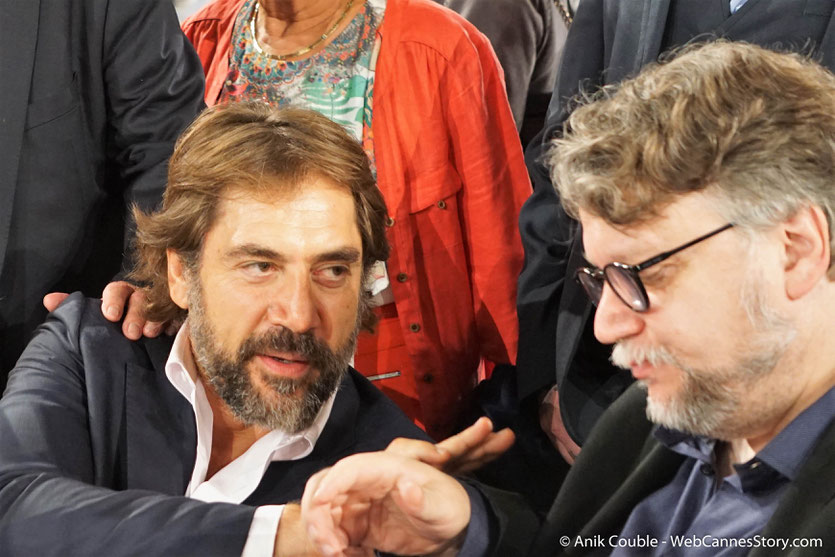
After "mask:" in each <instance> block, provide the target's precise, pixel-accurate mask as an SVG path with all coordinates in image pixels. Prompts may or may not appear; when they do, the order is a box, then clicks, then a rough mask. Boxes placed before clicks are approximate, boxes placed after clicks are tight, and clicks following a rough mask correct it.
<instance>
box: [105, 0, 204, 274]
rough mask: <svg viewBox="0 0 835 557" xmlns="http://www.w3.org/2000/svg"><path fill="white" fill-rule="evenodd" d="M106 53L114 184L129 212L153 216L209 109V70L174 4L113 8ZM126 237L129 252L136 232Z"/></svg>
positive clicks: (136, 2)
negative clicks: (173, 163) (178, 158)
mask: <svg viewBox="0 0 835 557" xmlns="http://www.w3.org/2000/svg"><path fill="white" fill-rule="evenodd" d="M103 50H104V52H103V60H102V71H103V74H104V75H103V79H104V87H105V91H106V98H107V130H106V133H107V137H108V142H107V145H108V147H107V160H108V167H107V168H108V170H107V172H108V174H109V175H108V176H107V178H108V179H107V181H106V183H108V184H121V186H122V195H123V198H124V202H125V206H126V207H130V205H131V204H133V203H135V204H137V205H138V206H139V207H140V208H142V209H144V210H146V211H147V210H151V209H154V208H155V207H157V205H158V204H159V203H160V202H161V200H162V193H163V191H164V190H165V184H166V173H167V162H168V158H169V156H170V155H171V152H172V150H173V148H174V142H175V141H176V140H177V137H178V136H179V135H180V133H181V132H182V131H183V130H184V129H185V127H186V126H188V124H190V123H191V121H192V120H193V119H194V118H195V117H196V116H197V114H199V113H200V111H201V110H202V109H203V107H204V104H203V87H204V80H203V69H202V67H201V65H200V60H199V58H198V57H197V53H196V52H195V51H194V48H193V47H192V46H191V43H190V42H189V41H188V40H187V39H186V37H185V35H183V33H182V31H181V30H180V26H179V23H178V21H177V16H176V13H175V12H174V8H173V5H172V4H171V2H170V1H168V0H120V1H111V2H109V3H108V5H107V15H106V18H105V28H104V44H103ZM126 218H127V219H128V222H130V216H129V215H127V216H126ZM125 230H126V242H125V247H126V248H127V247H128V245H129V241H130V239H131V238H132V234H133V226H132V225H129V226H127V227H126V229H125ZM129 263H130V262H129V261H127V260H126V261H125V262H124V268H128V264H129Z"/></svg>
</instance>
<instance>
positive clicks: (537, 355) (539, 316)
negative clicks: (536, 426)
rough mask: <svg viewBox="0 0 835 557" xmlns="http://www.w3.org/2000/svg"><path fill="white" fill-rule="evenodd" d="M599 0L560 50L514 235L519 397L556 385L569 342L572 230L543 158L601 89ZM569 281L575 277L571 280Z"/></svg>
mask: <svg viewBox="0 0 835 557" xmlns="http://www.w3.org/2000/svg"><path fill="white" fill-rule="evenodd" d="M603 11H604V7H603V0H584V1H583V2H582V4H581V5H580V8H579V9H578V10H577V14H576V17H575V19H574V22H573V23H572V25H571V28H570V30H569V33H568V38H567V40H566V44H565V49H564V50H563V56H562V61H561V65H560V71H559V74H558V76H557V83H556V86H555V89H554V95H553V97H552V98H551V106H550V107H549V110H548V119H547V121H546V124H545V128H544V130H543V131H542V132H541V133H540V134H539V135H538V136H537V137H535V138H534V139H533V141H532V142H531V143H530V145H529V146H528V148H527V151H526V153H525V162H526V163H527V165H528V171H529V172H530V175H531V181H532V182H533V186H534V192H533V195H531V197H530V198H529V199H528V201H527V202H526V203H525V205H524V206H523V207H522V210H521V212H520V214H519V229H520V232H521V236H522V244H523V247H524V250H525V265H524V267H523V269H522V273H521V274H520V276H519V283H518V294H517V296H518V297H517V313H518V315H519V355H518V359H517V370H518V378H519V379H518V381H519V397H520V398H525V397H527V396H529V395H530V394H532V393H533V392H535V391H537V390H539V389H542V388H544V387H547V386H549V385H553V384H554V381H555V361H556V360H555V350H560V349H561V348H560V347H561V345H562V344H563V343H564V342H565V343H567V344H569V345H571V346H574V342H573V341H572V340H571V339H557V343H556V345H555V342H554V341H555V338H556V329H557V318H558V315H557V314H558V309H559V302H560V296H561V295H562V290H563V284H564V281H565V280H566V276H567V275H570V274H571V273H572V272H573V271H572V270H570V269H568V268H567V263H568V259H569V256H570V254H571V246H572V242H573V237H574V234H575V232H576V229H577V223H576V222H575V221H574V220H572V219H571V218H570V217H569V216H568V215H566V213H565V211H563V209H562V206H561V205H560V201H559V197H558V196H557V193H556V191H555V190H554V187H553V185H552V184H551V179H550V176H549V173H548V168H547V167H546V161H545V158H546V156H547V154H548V150H549V149H550V148H551V140H552V139H553V138H554V137H557V136H559V135H561V134H562V126H563V123H564V122H565V120H566V118H567V117H568V114H569V112H570V109H571V106H570V105H571V99H572V98H574V97H575V96H576V95H577V93H578V92H579V91H580V90H581V88H582V89H585V90H594V89H595V88H596V87H597V86H599V85H600V84H601V83H602V72H603V67H604V59H605V39H604V23H603V15H604V14H603ZM569 280H573V278H571V277H569Z"/></svg>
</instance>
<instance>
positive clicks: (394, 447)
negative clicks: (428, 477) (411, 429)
mask: <svg viewBox="0 0 835 557" xmlns="http://www.w3.org/2000/svg"><path fill="white" fill-rule="evenodd" d="M385 452H387V453H389V454H397V455H400V456H405V457H407V458H412V459H414V460H419V461H420V462H424V463H426V464H429V465H430V466H434V467H435V468H438V469H439V470H440V469H442V468H443V466H444V465H445V464H446V463H447V462H448V461H449V459H450V456H451V455H450V454H449V451H446V450H444V449H442V448H439V447H438V445H435V444H433V443H430V442H428V441H421V440H419V439H406V438H404V437H398V438H397V439H395V440H394V441H392V442H391V443H389V446H388V447H386V451H385Z"/></svg>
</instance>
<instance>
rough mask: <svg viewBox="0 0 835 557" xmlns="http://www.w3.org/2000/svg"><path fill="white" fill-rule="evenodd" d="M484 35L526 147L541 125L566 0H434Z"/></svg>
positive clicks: (567, 12) (567, 14)
mask: <svg viewBox="0 0 835 557" xmlns="http://www.w3.org/2000/svg"><path fill="white" fill-rule="evenodd" d="M435 1H436V2H438V3H439V4H443V5H444V6H446V7H448V8H451V9H453V10H455V11H456V12H458V13H459V14H461V15H462V16H464V17H465V18H466V19H467V21H469V22H470V23H472V24H473V25H475V26H476V27H477V28H478V30H479V31H481V32H482V33H484V34H485V35H486V36H487V38H488V39H490V44H492V45H493V50H495V51H496V56H497V57H498V59H499V62H500V63H501V65H502V69H503V70H504V74H505V82H506V84H507V96H508V99H509V100H510V108H511V110H512V111H513V119H514V120H515V121H516V128H517V129H518V130H519V135H520V137H521V139H522V145H527V144H528V142H529V141H530V140H531V139H533V136H534V135H536V134H537V133H538V132H539V130H541V129H542V126H543V125H544V124H545V113H546V111H547V109H548V101H549V100H551V93H552V92H553V90H554V81H555V80H556V77H557V69H558V68H559V61H560V55H561V54H562V47H563V45H564V44H565V38H566V36H567V35H568V26H569V24H570V23H571V13H572V10H571V7H570V5H569V4H568V3H567V2H565V0H435Z"/></svg>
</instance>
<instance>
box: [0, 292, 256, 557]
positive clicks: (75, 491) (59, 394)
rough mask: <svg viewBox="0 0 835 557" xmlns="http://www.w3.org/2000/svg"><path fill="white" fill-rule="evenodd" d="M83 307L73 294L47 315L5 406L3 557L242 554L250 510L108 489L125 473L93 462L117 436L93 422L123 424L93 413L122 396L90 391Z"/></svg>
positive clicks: (0, 473) (0, 478)
mask: <svg viewBox="0 0 835 557" xmlns="http://www.w3.org/2000/svg"><path fill="white" fill-rule="evenodd" d="M83 304H85V300H84V298H82V297H81V296H79V295H74V296H72V297H71V298H69V299H68V301H67V302H65V303H64V304H63V305H62V306H61V307H60V308H59V309H58V310H57V311H56V312H54V313H53V314H51V315H50V317H49V319H48V321H47V322H46V323H45V324H44V325H43V326H42V327H41V328H40V329H39V330H38V332H37V334H36V336H35V338H34V340H33V341H32V342H31V343H30V344H29V346H28V347H27V349H26V350H25V351H24V353H23V356H22V357H21V359H20V361H19V363H18V366H17V367H16V368H15V370H14V371H13V372H12V374H11V375H10V378H9V386H8V388H7V390H6V393H5V395H4V396H3V398H2V399H0V555H38V556H47V555H56V556H66V555H108V556H118V555H180V556H185V555H194V556H204V555H240V553H241V551H242V549H243V546H244V543H245V541H246V537H247V533H248V531H249V525H250V523H251V521H252V515H253V513H254V510H255V509H254V508H253V507H245V506H240V505H233V504H226V503H203V502H200V501H197V500H194V499H189V498H186V497H179V496H170V495H163V494H159V493H155V492H151V491H142V490H130V489H128V490H124V491H116V490H113V489H108V488H106V487H103V485H107V484H112V483H113V479H112V478H108V477H107V476H108V475H109V474H117V475H118V473H119V471H112V470H110V469H108V468H107V467H106V466H104V467H103V466H102V465H101V463H97V462H96V461H97V460H98V458H101V452H100V450H101V449H102V446H104V445H107V441H106V439H111V438H113V437H115V436H108V435H104V436H103V435H102V432H101V431H91V430H90V427H89V423H90V421H91V420H96V421H98V422H99V423H102V422H104V421H106V422H107V423H109V424H112V425H113V427H116V428H118V427H119V425H118V424H119V422H120V419H119V418H120V416H118V415H114V416H110V417H109V419H107V420H102V416H101V415H99V416H93V414H94V413H99V414H100V413H101V412H107V411H108V410H107V409H108V408H111V407H113V406H118V405H111V404H109V403H108V402H107V401H102V400H96V399H97V398H100V397H102V396H107V397H118V396H120V395H123V394H124V393H119V392H118V391H119V389H118V387H116V388H114V389H112V392H110V393H108V394H107V395H103V393H102V391H101V390H96V389H90V388H88V387H89V385H88V383H87V381H86V380H85V374H84V369H83V367H82V356H84V357H89V356H91V355H90V354H83V351H84V350H85V349H83V348H81V345H82V342H81V341H80V338H79V337H80V333H79V331H80V330H81V324H82V316H83V315H84V312H83V311H82V310H80V309H79V307H80V306H83ZM91 307H92V309H91V310H90V311H94V310H95V306H91ZM88 314H89V312H88ZM93 334H97V333H96V332H95V331H94V332H93ZM98 334H100V333H98ZM97 356H98V357H99V358H100V359H102V360H104V361H107V360H106V355H103V354H102V355H97ZM97 371H99V372H101V371H102V370H97ZM117 431H118V430H117ZM103 438H104V439H105V440H104V441H102V439H103ZM94 439H97V440H98V441H97V442H96V446H97V447H98V449H97V450H94V449H93V440H94ZM118 450H120V449H119V448H118V447H117V446H113V445H112V444H111V445H107V447H106V448H105V452H107V453H111V452H115V451H118ZM97 455H98V456H97Z"/></svg>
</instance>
